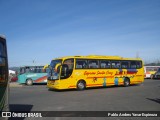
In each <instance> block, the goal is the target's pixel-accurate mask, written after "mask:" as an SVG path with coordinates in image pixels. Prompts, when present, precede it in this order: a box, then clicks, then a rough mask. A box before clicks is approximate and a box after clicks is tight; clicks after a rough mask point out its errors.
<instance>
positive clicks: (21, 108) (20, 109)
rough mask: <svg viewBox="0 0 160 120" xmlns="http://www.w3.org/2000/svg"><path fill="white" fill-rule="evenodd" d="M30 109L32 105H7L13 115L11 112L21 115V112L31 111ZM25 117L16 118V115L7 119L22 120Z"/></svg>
mask: <svg viewBox="0 0 160 120" xmlns="http://www.w3.org/2000/svg"><path fill="white" fill-rule="evenodd" d="M32 107H33V105H28V104H10V105H9V108H10V111H11V112H12V113H13V112H15V113H16V112H18V113H21V112H22V113H23V112H25V111H26V112H30V111H31V110H32ZM24 119H25V117H16V114H15V116H14V117H13V116H12V117H11V118H9V120H24Z"/></svg>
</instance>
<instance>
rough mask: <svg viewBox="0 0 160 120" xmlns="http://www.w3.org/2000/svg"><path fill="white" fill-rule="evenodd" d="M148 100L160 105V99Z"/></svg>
mask: <svg viewBox="0 0 160 120" xmlns="http://www.w3.org/2000/svg"><path fill="white" fill-rule="evenodd" d="M146 99H148V100H151V101H154V102H156V103H159V104H160V99H159V98H155V99H151V98H146Z"/></svg>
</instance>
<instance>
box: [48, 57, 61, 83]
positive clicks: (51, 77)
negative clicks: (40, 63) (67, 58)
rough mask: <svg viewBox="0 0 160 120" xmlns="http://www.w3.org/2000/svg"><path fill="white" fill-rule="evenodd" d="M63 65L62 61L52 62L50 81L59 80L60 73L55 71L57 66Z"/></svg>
mask: <svg viewBox="0 0 160 120" xmlns="http://www.w3.org/2000/svg"><path fill="white" fill-rule="evenodd" d="M59 63H62V60H61V59H59V60H52V61H51V64H50V67H49V68H50V69H49V70H48V79H50V80H57V79H58V78H59V71H57V70H55V67H56V65H57V64H59Z"/></svg>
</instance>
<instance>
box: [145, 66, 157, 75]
mask: <svg viewBox="0 0 160 120" xmlns="http://www.w3.org/2000/svg"><path fill="white" fill-rule="evenodd" d="M158 68H160V66H144V71H145V78H152V76H153V75H154V74H155V72H156V71H157V70H158Z"/></svg>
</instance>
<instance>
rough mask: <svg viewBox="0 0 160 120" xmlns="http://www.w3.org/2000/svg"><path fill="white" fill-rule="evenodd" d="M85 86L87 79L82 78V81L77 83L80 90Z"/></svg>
mask: <svg viewBox="0 0 160 120" xmlns="http://www.w3.org/2000/svg"><path fill="white" fill-rule="evenodd" d="M85 88H86V83H85V81H82V80H80V81H79V82H78V83H77V89H78V90H84V89H85Z"/></svg>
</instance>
